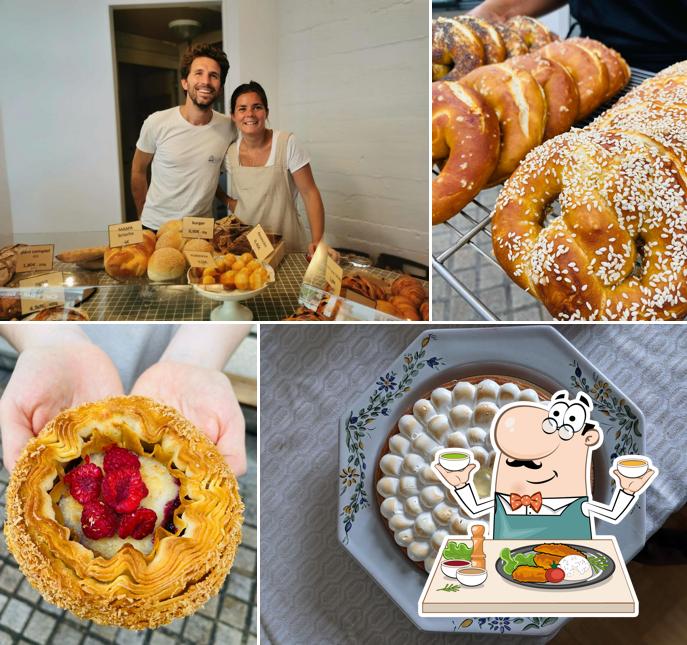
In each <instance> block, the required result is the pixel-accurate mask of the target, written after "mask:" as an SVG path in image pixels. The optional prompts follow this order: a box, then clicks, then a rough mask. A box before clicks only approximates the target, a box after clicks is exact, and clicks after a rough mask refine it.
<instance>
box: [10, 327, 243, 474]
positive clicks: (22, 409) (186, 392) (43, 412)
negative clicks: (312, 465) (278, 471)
mask: <svg viewBox="0 0 687 645" xmlns="http://www.w3.org/2000/svg"><path fill="white" fill-rule="evenodd" d="M122 394H124V388H123V386H122V382H121V379H120V377H119V373H118V372H117V368H116V367H115V366H114V364H113V363H112V361H111V360H110V358H109V356H108V355H107V354H106V353H105V352H103V351H102V350H101V349H99V348H98V347H97V346H95V345H94V344H92V343H91V342H89V341H88V340H86V339H84V340H74V341H70V342H67V343H64V344H60V345H52V346H50V345H46V346H39V347H32V348H27V349H25V350H24V351H22V352H21V353H20V355H19V358H18V360H17V364H16V366H15V368H14V372H13V373H12V377H11V378H10V380H9V383H8V384H7V387H6V388H5V392H4V394H3V396H2V399H0V429H1V430H2V446H3V461H4V463H5V466H6V468H7V469H8V470H9V471H12V469H13V468H14V465H15V463H16V461H17V459H18V457H19V455H20V453H21V451H22V450H23V448H24V446H25V445H26V444H27V443H28V441H29V440H30V439H31V438H32V437H33V436H35V435H37V434H38V433H39V432H40V430H41V429H42V428H43V426H44V425H45V424H46V423H47V422H48V421H50V420H51V419H52V418H53V417H54V416H55V415H57V414H58V413H59V412H61V411H62V410H65V409H67V408H71V407H73V406H76V405H80V404H82V403H86V402H89V401H97V400H99V399H103V398H105V397H108V396H117V395H122ZM131 394H137V395H141V396H147V397H150V398H151V399H155V400H156V401H159V402H160V403H165V404H167V405H170V406H172V407H174V408H176V409H177V410H179V411H180V412H181V414H182V415H184V416H185V417H186V418H187V419H189V421H191V422H192V423H193V424H194V425H195V426H197V427H198V428H199V429H201V430H202V431H203V432H204V433H205V435H206V436H207V437H208V438H209V439H210V441H212V442H213V443H214V444H216V446H217V449H218V450H219V451H220V453H221V454H222V456H223V457H224V459H225V461H226V462H227V464H228V465H229V466H230V468H231V469H232V470H233V471H234V473H235V474H236V475H237V476H239V475H242V474H243V473H244V472H245V471H246V451H245V440H244V420H243V414H242V413H241V409H240V407H239V404H238V401H237V400H236V396H235V395H234V391H233V389H232V387H231V384H230V382H229V379H228V378H227V377H226V376H225V375H224V374H222V373H221V372H220V371H218V370H214V369H207V368H204V367H198V366H196V365H191V364H187V363H177V362H173V361H163V362H159V363H156V364H154V365H152V366H151V367H149V368H148V369H147V370H146V371H145V372H143V373H142V374H141V375H140V376H139V378H138V380H137V381H136V383H135V384H134V386H133V388H132V390H131Z"/></svg>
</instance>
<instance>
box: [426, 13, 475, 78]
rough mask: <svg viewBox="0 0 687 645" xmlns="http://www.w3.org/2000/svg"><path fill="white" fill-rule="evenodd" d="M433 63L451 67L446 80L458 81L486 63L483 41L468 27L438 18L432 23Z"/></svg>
mask: <svg viewBox="0 0 687 645" xmlns="http://www.w3.org/2000/svg"><path fill="white" fill-rule="evenodd" d="M432 63H433V64H439V65H446V66H450V67H451V70H450V71H449V73H448V74H446V76H444V77H443V78H445V79H446V80H455V79H458V78H460V77H461V76H464V75H465V74H467V73H468V72H469V71H470V70H471V69H475V68H476V67H479V66H480V65H482V64H483V63H484V47H483V46H482V41H481V40H480V39H479V38H478V37H477V35H476V34H475V32H474V31H473V30H472V29H471V28H470V27H469V26H468V25H466V24H464V23H462V22H460V21H458V20H453V19H452V18H437V19H436V20H434V21H432ZM432 80H439V79H438V78H434V77H433V78H432Z"/></svg>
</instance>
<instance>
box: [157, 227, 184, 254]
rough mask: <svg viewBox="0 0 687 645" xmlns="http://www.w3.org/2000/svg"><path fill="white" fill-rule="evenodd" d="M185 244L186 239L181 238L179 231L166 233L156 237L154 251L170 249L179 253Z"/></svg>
mask: <svg viewBox="0 0 687 645" xmlns="http://www.w3.org/2000/svg"><path fill="white" fill-rule="evenodd" d="M185 244H186V239H185V238H183V237H181V233H180V232H179V231H167V233H163V234H162V235H159V236H158V238H157V242H156V243H155V250H157V249H167V248H170V249H176V250H177V251H181V249H183V248H184V245H185Z"/></svg>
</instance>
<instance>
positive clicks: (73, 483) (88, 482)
mask: <svg viewBox="0 0 687 645" xmlns="http://www.w3.org/2000/svg"><path fill="white" fill-rule="evenodd" d="M86 460H87V461H86V462H85V463H83V464H81V465H80V466H77V467H76V468H74V470H72V471H70V472H68V473H67V474H66V475H65V477H64V482H65V484H67V486H69V492H70V493H71V494H72V497H73V498H74V499H75V500H76V501H77V502H79V504H85V503H86V502H92V501H95V500H97V499H98V497H100V485H101V484H102V481H103V473H102V471H101V470H100V468H98V466H96V465H95V464H91V463H89V461H88V457H86Z"/></svg>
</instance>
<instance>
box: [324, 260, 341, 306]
mask: <svg viewBox="0 0 687 645" xmlns="http://www.w3.org/2000/svg"><path fill="white" fill-rule="evenodd" d="M342 278H343V269H342V268H341V267H340V266H339V265H338V264H337V263H336V262H334V260H332V258H331V257H330V256H329V255H327V264H326V266H325V269H324V279H325V280H326V281H327V282H328V284H329V286H330V287H331V289H332V293H333V294H334V295H335V296H338V295H339V293H340V292H341V280H342Z"/></svg>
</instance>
